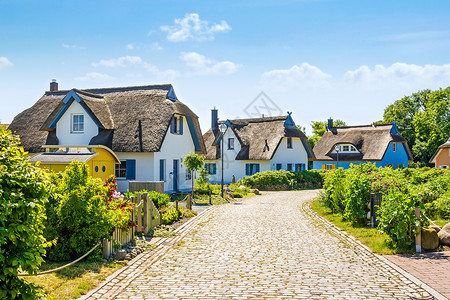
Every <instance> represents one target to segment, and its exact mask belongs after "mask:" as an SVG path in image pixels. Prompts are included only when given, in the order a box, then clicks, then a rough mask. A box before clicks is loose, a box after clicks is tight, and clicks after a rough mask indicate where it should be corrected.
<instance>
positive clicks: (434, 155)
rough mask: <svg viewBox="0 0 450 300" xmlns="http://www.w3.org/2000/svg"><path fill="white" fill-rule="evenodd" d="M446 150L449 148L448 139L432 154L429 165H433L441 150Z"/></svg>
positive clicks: (449, 141)
mask: <svg viewBox="0 0 450 300" xmlns="http://www.w3.org/2000/svg"><path fill="white" fill-rule="evenodd" d="M446 148H450V139H448V141H447V142H445V143H444V144H442V145H440V146H439V147H438V148H437V149H436V152H435V153H434V154H433V156H432V157H431V158H430V161H429V163H430V164H431V163H435V162H436V161H435V160H436V156H437V155H438V154H439V152H441V149H446Z"/></svg>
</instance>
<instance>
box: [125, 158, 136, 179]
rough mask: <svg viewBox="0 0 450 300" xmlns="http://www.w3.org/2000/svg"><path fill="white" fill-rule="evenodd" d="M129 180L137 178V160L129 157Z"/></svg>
mask: <svg viewBox="0 0 450 300" xmlns="http://www.w3.org/2000/svg"><path fill="white" fill-rule="evenodd" d="M126 176H127V177H126V178H127V180H135V179H136V160H135V159H127V174H126Z"/></svg>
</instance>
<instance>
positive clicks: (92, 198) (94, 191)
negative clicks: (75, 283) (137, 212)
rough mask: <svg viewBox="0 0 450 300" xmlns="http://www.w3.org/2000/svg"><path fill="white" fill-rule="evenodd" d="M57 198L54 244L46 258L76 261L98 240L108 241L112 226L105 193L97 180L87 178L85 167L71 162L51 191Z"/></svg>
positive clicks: (104, 188)
mask: <svg viewBox="0 0 450 300" xmlns="http://www.w3.org/2000/svg"><path fill="white" fill-rule="evenodd" d="M55 191H56V193H57V194H58V195H59V196H58V197H60V203H59V207H58V208H57V218H58V222H57V227H56V231H57V236H58V240H57V243H56V245H55V246H54V247H52V248H51V249H50V253H49V258H50V259H51V260H55V261H65V260H69V259H73V258H77V257H79V256H81V255H83V254H84V253H86V252H87V251H89V249H90V248H92V247H93V246H94V245H95V244H96V243H97V242H99V241H100V240H101V239H102V238H109V237H110V235H111V232H112V230H113V229H114V224H113V222H112V220H111V214H112V213H110V212H109V211H108V203H107V201H106V199H107V194H108V189H107V188H106V187H104V186H103V183H102V181H101V180H100V179H93V178H92V177H90V176H89V175H88V166H87V165H86V164H85V163H79V162H77V161H73V162H72V163H71V164H70V165H69V166H68V167H67V168H66V171H65V172H64V174H63V176H62V179H61V181H60V182H59V184H58V185H57V186H56V188H55Z"/></svg>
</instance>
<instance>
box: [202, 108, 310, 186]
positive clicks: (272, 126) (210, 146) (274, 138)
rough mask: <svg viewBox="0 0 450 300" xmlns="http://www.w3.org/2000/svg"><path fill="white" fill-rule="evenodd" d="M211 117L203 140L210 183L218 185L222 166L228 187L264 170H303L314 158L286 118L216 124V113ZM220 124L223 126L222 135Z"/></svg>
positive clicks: (293, 124)
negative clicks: (208, 128) (224, 128)
mask: <svg viewBox="0 0 450 300" xmlns="http://www.w3.org/2000/svg"><path fill="white" fill-rule="evenodd" d="M211 115H212V118H211V119H212V121H211V129H210V130H208V131H207V132H206V133H205V134H204V136H203V139H204V141H205V144H206V149H207V151H206V154H205V155H204V158H205V168H206V169H207V170H208V173H209V174H210V182H212V183H220V182H221V179H222V166H223V176H224V182H225V183H230V182H232V180H233V178H234V179H235V180H236V181H237V180H239V179H241V178H243V177H244V176H251V175H253V174H255V173H257V172H262V171H267V170H281V169H283V170H292V171H301V170H307V168H308V161H309V160H311V159H313V157H314V156H313V152H312V150H311V147H310V146H309V143H308V140H307V138H306V136H305V134H304V133H303V132H301V131H300V130H299V129H298V128H297V127H296V126H295V123H294V121H293V119H292V117H291V115H290V114H288V115H286V116H279V117H264V118H251V119H237V120H226V121H219V120H218V117H217V116H218V112H217V110H216V109H213V110H212V111H211ZM221 124H224V125H226V130H225V132H224V133H223V134H222V133H221V132H220V130H219V126H220V125H221ZM222 145H223V160H222ZM222 161H223V165H222Z"/></svg>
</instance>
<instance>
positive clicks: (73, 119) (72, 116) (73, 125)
mask: <svg viewBox="0 0 450 300" xmlns="http://www.w3.org/2000/svg"><path fill="white" fill-rule="evenodd" d="M78 116H82V117H83V123H82V126H83V129H82V130H75V117H78ZM84 124H85V122H84V114H72V115H71V116H70V132H71V133H84ZM77 125H78V126H79V125H80V124H77Z"/></svg>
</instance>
